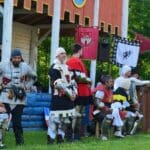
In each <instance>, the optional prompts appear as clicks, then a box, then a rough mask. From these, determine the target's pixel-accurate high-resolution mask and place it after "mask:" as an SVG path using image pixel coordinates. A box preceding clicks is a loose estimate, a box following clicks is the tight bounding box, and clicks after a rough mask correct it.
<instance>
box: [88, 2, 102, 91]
mask: <svg viewBox="0 0 150 150" xmlns="http://www.w3.org/2000/svg"><path fill="white" fill-rule="evenodd" d="M99 5H100V0H94V20H93V26H94V27H96V26H98V22H99ZM90 78H91V80H92V88H94V86H95V78H96V60H92V61H91V66H90Z"/></svg>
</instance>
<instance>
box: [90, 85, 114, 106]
mask: <svg viewBox="0 0 150 150" xmlns="http://www.w3.org/2000/svg"><path fill="white" fill-rule="evenodd" d="M97 91H103V92H104V98H103V100H102V102H104V103H111V102H112V98H113V96H112V95H113V93H112V90H109V89H107V88H105V87H104V85H102V84H101V85H98V86H97V87H96V88H95V89H94V90H93V91H92V93H96V92H97Z"/></svg>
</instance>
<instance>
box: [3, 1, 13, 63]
mask: <svg viewBox="0 0 150 150" xmlns="http://www.w3.org/2000/svg"><path fill="white" fill-rule="evenodd" d="M12 24H13V0H5V1H4V14H3V40H2V61H7V60H9V59H10V55H11V44H12Z"/></svg>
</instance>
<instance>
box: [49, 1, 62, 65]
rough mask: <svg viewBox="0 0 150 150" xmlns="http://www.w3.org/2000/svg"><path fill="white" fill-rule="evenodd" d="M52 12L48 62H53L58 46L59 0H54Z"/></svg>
mask: <svg viewBox="0 0 150 150" xmlns="http://www.w3.org/2000/svg"><path fill="white" fill-rule="evenodd" d="M53 7H54V13H53V17H52V37H51V39H52V40H51V49H50V53H51V57H50V64H52V63H53V61H54V58H55V52H56V49H57V48H58V47H59V33H60V13H61V0H54V6H53Z"/></svg>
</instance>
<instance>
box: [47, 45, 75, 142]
mask: <svg viewBox="0 0 150 150" xmlns="http://www.w3.org/2000/svg"><path fill="white" fill-rule="evenodd" d="M65 60H66V51H65V50H64V48H62V47H59V48H58V49H57V50H56V58H55V60H54V63H53V64H52V65H51V67H50V71H49V76H50V80H51V89H52V101H51V106H50V120H49V126H48V144H51V143H54V141H55V139H56V140H57V143H61V142H63V141H64V138H65V137H66V138H67V140H70V139H71V138H72V119H73V117H75V109H74V100H75V98H76V96H77V85H76V82H75V81H74V80H73V79H72V74H71V72H70V71H69V70H68V66H67V65H66V64H65Z"/></svg>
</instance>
